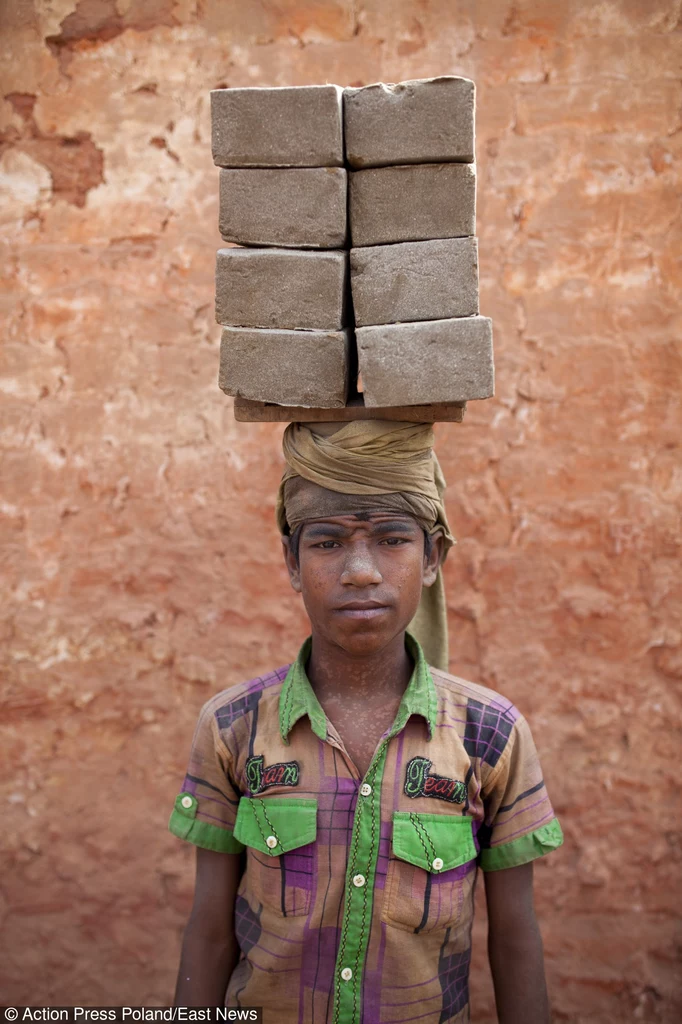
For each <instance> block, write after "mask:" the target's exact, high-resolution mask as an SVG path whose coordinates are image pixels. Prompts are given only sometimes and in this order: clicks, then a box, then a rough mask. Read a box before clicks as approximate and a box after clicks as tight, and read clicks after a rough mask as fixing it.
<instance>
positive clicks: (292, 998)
mask: <svg viewBox="0 0 682 1024" xmlns="http://www.w3.org/2000/svg"><path fill="white" fill-rule="evenodd" d="M407 644H408V649H409V651H410V653H411V655H412V657H413V659H414V665H415V667H414V671H413V674H412V677H411V679H410V682H409V685H408V687H407V689H406V690H405V693H404V695H403V698H402V701H401V704H400V707H399V709H398V713H397V716H396V719H395V721H394V723H393V725H392V726H391V728H390V729H389V730H388V732H386V733H385V734H384V736H383V737H382V739H381V741H380V743H379V746H378V748H377V750H376V753H375V754H374V758H373V760H372V763H371V765H370V767H369V769H368V771H367V774H366V775H365V777H364V779H363V778H360V776H359V774H358V771H357V769H356V768H355V766H354V765H353V763H352V761H351V759H350V758H349V756H348V754H347V753H346V751H345V749H344V745H343V741H342V740H341V738H340V737H339V735H338V733H337V732H336V730H335V729H334V726H333V725H332V723H331V722H329V721H328V719H327V717H326V716H325V713H324V711H323V710H322V707H321V705H320V703H319V701H318V700H317V698H316V696H315V694H314V692H313V689H312V687H311V685H310V682H309V681H308V678H307V676H306V673H305V665H306V661H307V658H308V656H309V653H310V640H308V641H306V643H305V644H304V645H303V647H302V648H301V651H300V653H299V656H298V658H297V660H296V661H295V662H294V664H293V665H291V666H289V667H287V668H282V669H278V670H277V671H275V672H272V673H271V674H269V675H266V676H263V677H261V678H258V679H253V680H251V682H248V683H244V684H242V685H239V686H234V687H232V688H231V689H229V690H224V691H223V692H222V693H219V694H218V695H217V696H215V697H213V699H212V700H210V701H209V702H208V703H207V704H206V705H205V706H204V708H203V709H202V712H201V715H200V718H199V722H198V725H197V729H196V733H195V736H194V742H193V745H192V752H191V755H190V763H189V770H188V774H187V776H186V778H185V782H184V785H183V788H182V792H181V793H180V794H179V795H178V797H177V799H176V801H175V808H174V810H173V813H172V815H171V819H170V826H169V827H170V829H171V831H172V832H173V833H174V834H175V835H177V836H180V837H181V838H182V839H187V840H189V841H190V842H192V843H195V844H196V845H197V846H202V847H205V848H207V849H209V850H218V851H223V852H227V853H237V852H241V851H242V850H244V849H246V870H245V872H244V875H243V877H242V879H241V883H240V886H239V890H238V894H237V898H236V905H235V928H236V935H237V939H238V942H239V946H240V949H241V957H240V960H239V963H238V965H237V967H236V968H235V970H234V972H233V974H232V976H231V978H230V981H229V984H228V988H227V993H226V1000H225V1001H226V1005H227V1006H240V1005H241V1006H262V1007H263V1019H264V1021H265V1024H283V1022H284V1024H304V1022H305V1024H360V1022H363V1024H407V1022H408V1021H420V1022H421V1024H445V1022H446V1021H452V1022H460V1021H468V1020H469V994H468V975H469V962H470V956H471V925H472V921H473V913H474V883H475V881H476V875H477V869H478V868H479V867H480V868H482V869H483V870H484V871H495V870H498V869H500V868H508V867H514V866H516V865H518V864H525V863H527V862H528V861H531V860H533V859H534V858H536V857H541V856H543V854H545V853H548V852H549V851H550V850H553V849H555V848H556V847H557V846H559V845H561V842H562V834H561V828H560V826H559V823H558V821H557V819H556V818H555V816H554V812H553V810H552V806H551V804H550V802H549V798H548V796H547V791H546V789H545V785H544V782H543V779H542V771H541V768H540V763H539V761H538V756H537V753H536V750H535V746H534V744H533V739H532V737H531V734H530V729H529V728H528V725H527V724H526V722H525V720H524V719H523V718H522V717H521V715H520V714H519V712H518V711H517V710H516V708H515V707H514V706H513V705H512V704H510V703H509V701H507V700H505V699H504V698H503V697H501V696H500V695H499V694H497V693H494V692H493V691H492V690H488V689H485V688H484V687H482V686H476V685H474V684H473V683H467V682H465V681H464V680H462V679H457V678H455V677H454V676H451V675H448V674H446V673H444V672H439V671H437V670H435V669H431V668H429V667H428V666H427V664H426V662H425V660H424V657H423V654H422V652H421V649H420V647H419V645H418V644H417V643H416V642H415V641H414V640H413V639H412V638H411V637H409V636H408V638H407Z"/></svg>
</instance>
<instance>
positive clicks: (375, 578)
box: [284, 512, 442, 656]
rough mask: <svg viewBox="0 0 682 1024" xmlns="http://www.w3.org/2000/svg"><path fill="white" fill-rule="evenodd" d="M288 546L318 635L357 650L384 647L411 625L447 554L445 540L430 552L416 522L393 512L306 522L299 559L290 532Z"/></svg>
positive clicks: (293, 572) (296, 583)
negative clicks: (294, 550) (443, 554)
mask: <svg viewBox="0 0 682 1024" xmlns="http://www.w3.org/2000/svg"><path fill="white" fill-rule="evenodd" d="M284 544H285V557H286V562H287V568H288V570H289V575H290V578H291V584H292V586H293V588H294V590H296V591H297V592H298V593H300V594H301V595H302V596H303V602H304V604H305V608H306V611H307V613H308V617H309V618H310V622H311V625H312V629H313V635H317V636H320V637H324V638H325V640H327V641H328V642H330V643H332V644H335V645H338V646H339V647H341V648H343V650H345V651H346V652H347V653H348V654H351V655H358V656H363V655H365V656H367V655H370V654H374V653H376V652H377V651H380V650H381V649H382V648H384V647H385V646H386V645H387V644H388V643H390V641H391V640H393V639H395V637H396V636H398V635H399V634H400V633H401V632H402V631H404V630H405V629H406V627H407V626H408V625H409V623H410V621H411V619H412V618H413V616H414V614H415V612H416V610H417V606H418V604H419V599H420V597H421V592H422V587H423V586H430V585H431V584H432V583H433V582H434V581H435V579H436V574H437V571H438V565H439V564H440V558H441V554H442V538H440V537H437V538H435V541H434V543H433V545H432V549H431V551H430V552H429V553H428V554H426V553H425V537H424V532H423V530H422V529H421V527H420V526H419V524H418V523H417V522H416V520H414V519H413V518H412V517H411V516H407V515H399V514H396V513H393V512H377V513H367V514H359V515H342V516H332V517H329V518H325V519H316V520H313V521H311V522H309V523H305V524H304V526H303V529H302V531H301V535H300V545H299V560H298V563H297V561H296V558H295V557H294V554H293V552H292V551H291V549H290V547H289V543H288V540H287V539H286V538H285V540H284Z"/></svg>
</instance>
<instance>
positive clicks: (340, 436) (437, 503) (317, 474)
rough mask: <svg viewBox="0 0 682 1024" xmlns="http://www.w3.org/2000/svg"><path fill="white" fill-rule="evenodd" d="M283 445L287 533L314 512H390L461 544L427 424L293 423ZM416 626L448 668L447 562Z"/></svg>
mask: <svg viewBox="0 0 682 1024" xmlns="http://www.w3.org/2000/svg"><path fill="white" fill-rule="evenodd" d="M282 446H283V450H284V458H285V459H286V462H287V467H286V469H285V471H284V474H283V476H282V480H281V483H280V487H279V493H278V495H277V507H276V515H277V525H278V526H279V529H280V532H281V533H283V534H289V533H293V531H294V530H295V529H296V528H297V527H298V526H300V524H301V523H303V522H307V521H310V520H312V519H322V518H326V517H328V516H338V515H352V514H354V513H357V512H369V511H373V512H384V511H386V512H399V513H401V514H403V515H405V514H406V515H411V516H413V517H414V518H415V519H416V520H417V522H418V523H419V525H420V526H421V527H422V528H423V529H425V530H426V531H427V533H429V534H436V533H442V534H443V538H444V541H445V553H446V554H447V551H448V549H449V548H450V547H451V546H452V545H453V544H454V542H455V541H454V537H453V536H452V534H451V532H450V527H449V525H448V521H447V517H446V514H445V505H444V502H443V496H444V493H445V479H444V478H443V474H442V472H441V468H440V465H439V464H438V459H437V458H436V455H435V453H434V451H433V430H432V428H431V427H430V426H429V425H428V424H424V423H402V422H395V421H391V420H354V421H353V422H352V423H347V424H346V425H345V426H343V427H341V428H340V429H339V427H338V424H327V423H324V424H323V423H316V424H315V425H314V427H312V428H311V427H308V426H306V425H305V424H303V423H291V424H290V425H289V426H288V427H287V429H286V430H285V432H284V437H283V440H282ZM304 481H307V484H306V483H304ZM311 484H312V485H315V486H312V487H311V486H310V485H311ZM409 629H410V632H411V633H413V635H414V636H415V637H416V638H417V640H418V641H419V643H420V644H421V646H422V648H423V649H424V654H425V656H426V660H427V661H428V663H429V664H430V665H433V666H435V667H436V668H442V669H445V670H447V667H448V634H447V607H446V603H445V588H444V585H443V576H442V573H441V571H440V569H439V570H438V576H437V579H436V581H435V583H434V584H433V586H431V587H424V589H423V591H422V598H421V602H420V604H419V608H418V609H417V612H416V614H415V617H414V619H413V620H412V622H411V623H410V626H409Z"/></svg>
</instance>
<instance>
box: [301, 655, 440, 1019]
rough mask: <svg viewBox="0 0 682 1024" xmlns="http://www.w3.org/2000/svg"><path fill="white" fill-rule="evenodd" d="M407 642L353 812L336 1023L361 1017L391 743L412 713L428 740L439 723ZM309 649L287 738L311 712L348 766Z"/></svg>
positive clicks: (429, 683)
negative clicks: (396, 694)
mask: <svg viewBox="0 0 682 1024" xmlns="http://www.w3.org/2000/svg"><path fill="white" fill-rule="evenodd" d="M407 642H408V646H409V649H410V650H411V653H412V654H413V657H414V659H415V670H414V673H413V675H412V678H411V680H410V683H409V684H408V687H407V689H406V691H405V693H404V695H403V698H402V701H401V703H400V706H399V708H398V712H397V714H396V717H395V720H394V722H393V725H392V726H391V728H390V729H389V730H388V731H387V732H386V733H385V734H384V736H382V738H381V740H380V741H379V745H378V747H377V749H376V751H375V753H374V757H373V758H372V761H371V763H370V766H369V768H368V769H367V773H366V775H365V777H364V779H363V780H362V784H361V785H360V787H359V793H358V798H357V800H356V804H355V811H354V814H353V829H352V833H351V840H350V853H349V856H348V866H347V869H346V881H345V889H344V913H343V921H342V923H341V939H340V942H339V951H338V955H337V958H336V967H335V971H334V1004H333V1013H332V1022H333V1024H360V1021H361V1013H362V983H363V972H364V966H365V958H366V954H367V946H368V943H369V937H370V928H371V921H372V908H373V903H374V888H375V881H376V867H377V861H378V858H379V840H380V836H381V787H382V782H383V777H384V767H385V765H386V755H387V752H388V745H389V743H390V741H391V740H392V739H393V737H394V736H397V735H398V733H400V732H401V731H402V730H403V729H404V728H405V726H406V724H407V721H408V719H409V718H410V715H412V714H413V713H416V714H419V715H421V716H423V717H424V718H425V719H426V723H427V727H428V738H429V739H430V738H431V735H432V732H433V726H434V723H435V708H436V697H435V689H434V685H433V680H432V679H431V675H430V673H429V670H428V666H427V665H426V662H425V661H424V659H423V655H422V653H421V651H420V650H419V648H418V647H416V645H413V642H412V640H411V638H409V637H408V640H407ZM308 650H309V648H308ZM308 650H306V648H305V647H304V648H303V650H302V651H301V654H300V655H299V659H298V662H297V664H296V666H295V667H294V672H293V673H292V676H291V679H290V680H289V682H290V687H289V689H288V692H287V693H286V696H285V698H284V701H283V707H282V718H281V731H282V736H283V737H284V738H285V737H286V736H287V735H288V732H289V730H290V728H291V726H292V724H293V722H294V721H295V720H296V719H297V718H298V717H300V715H302V714H307V715H308V717H309V719H310V723H311V726H312V729H313V732H314V733H315V734H316V735H317V736H318V738H319V739H321V740H322V741H323V742H325V743H329V744H330V745H331V746H334V747H336V748H337V749H338V750H339V751H340V752H341V753H342V754H343V756H344V757H345V758H346V759H347V760H348V763H349V765H353V762H352V760H351V759H350V757H349V756H348V753H347V751H346V750H345V749H344V746H343V744H342V743H341V742H340V739H339V737H338V736H337V735H336V734H335V732H334V730H333V727H330V723H329V722H328V720H327V718H326V715H325V714H324V711H323V709H322V707H321V705H320V704H319V702H318V700H317V698H316V697H315V695H314V693H313V690H312V687H311V686H310V683H309V681H308V680H307V678H306V677H305V671H304V670H303V665H305V660H306V658H307V653H308ZM297 669H298V671H297ZM292 684H293V685H292ZM294 690H296V691H297V693H296V697H297V698H298V699H297V700H296V699H295V698H294ZM292 698H293V699H292ZM296 705H297V706H296ZM285 742H286V739H285ZM353 768H355V766H353ZM355 770H357V769H355Z"/></svg>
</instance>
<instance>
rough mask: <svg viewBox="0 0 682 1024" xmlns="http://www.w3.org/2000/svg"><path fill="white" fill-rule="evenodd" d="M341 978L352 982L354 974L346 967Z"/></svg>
mask: <svg viewBox="0 0 682 1024" xmlns="http://www.w3.org/2000/svg"><path fill="white" fill-rule="evenodd" d="M341 977H342V978H343V980H344V981H350V979H351V978H352V977H353V972H352V971H351V969H350V967H344V969H343V970H342V971H341Z"/></svg>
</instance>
